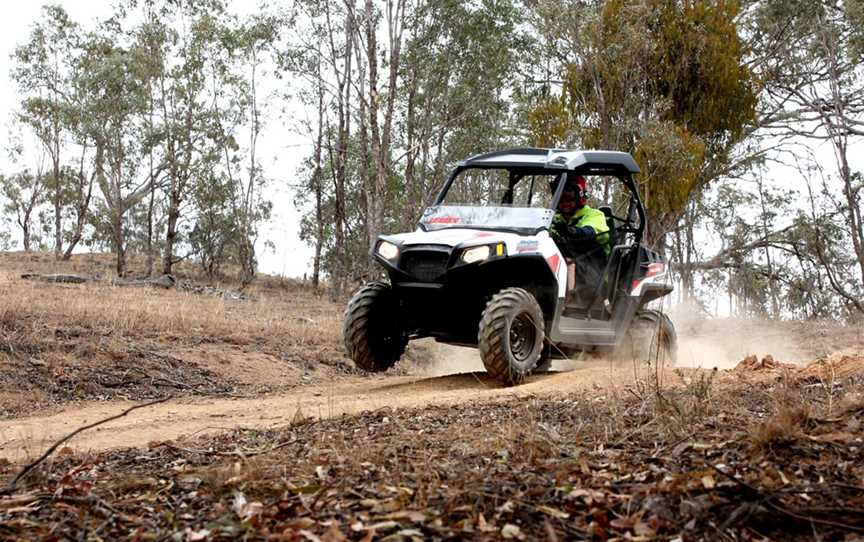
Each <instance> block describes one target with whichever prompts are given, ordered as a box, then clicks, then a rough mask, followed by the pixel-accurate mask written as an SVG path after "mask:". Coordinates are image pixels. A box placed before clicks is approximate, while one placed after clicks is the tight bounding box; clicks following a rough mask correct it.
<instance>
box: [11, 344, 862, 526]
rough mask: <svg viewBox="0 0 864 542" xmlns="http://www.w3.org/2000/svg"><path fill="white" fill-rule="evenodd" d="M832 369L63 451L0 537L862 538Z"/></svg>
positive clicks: (848, 440)
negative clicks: (139, 446) (118, 448)
mask: <svg viewBox="0 0 864 542" xmlns="http://www.w3.org/2000/svg"><path fill="white" fill-rule="evenodd" d="M835 361H836V362H837V364H838V366H842V367H844V368H845V369H844V371H841V372H840V374H839V376H838V371H833V370H832V371H830V372H826V370H822V371H819V370H818V368H814V367H815V366H811V368H808V369H806V370H792V369H789V368H786V367H783V366H782V365H781V364H773V363H771V361H770V360H769V361H765V362H763V363H758V364H755V365H754V364H753V363H750V364H742V365H741V367H739V369H738V370H736V371H729V372H724V373H720V374H719V376H718V374H717V373H715V372H710V371H698V370H690V371H679V372H678V373H677V374H678V378H679V382H678V383H677V385H674V386H668V387H664V388H657V387H656V386H652V385H651V384H650V383H647V382H637V383H636V384H634V385H632V386H629V387H626V388H623V389H620V390H608V389H601V388H597V389H595V390H592V391H590V392H582V393H579V394H570V395H560V396H554V397H534V398H529V399H518V400H514V399H505V400H499V401H492V402H482V403H480V402H477V403H467V404H463V405H459V406H448V407H427V408H423V409H414V410H409V409H405V410H391V409H383V410H378V411H372V412H365V413H363V414H360V415H356V416H343V417H340V418H332V419H325V420H312V419H305V418H303V416H302V413H298V415H297V416H295V420H294V422H293V423H292V424H291V425H289V426H286V427H284V428H281V429H278V430H272V431H252V430H238V431H234V432H231V433H225V434H222V435H220V436H217V437H212V436H208V437H206V438H203V437H202V438H199V439H185V440H182V441H169V442H153V443H151V444H150V446H149V447H147V448H144V449H128V450H121V451H110V452H104V453H100V454H97V455H85V456H82V455H76V454H74V453H72V452H71V451H70V450H65V451H64V450H61V453H60V454H59V455H58V456H57V457H55V458H54V460H53V462H52V463H50V464H47V465H45V466H43V467H42V468H40V469H37V471H36V473H35V474H34V475H32V476H31V477H29V478H28V479H27V480H26V481H25V482H24V483H22V484H20V485H19V487H18V488H16V489H15V491H14V492H11V494H10V495H8V496H6V497H5V498H2V499H0V538H2V539H37V538H41V539H52V538H53V539H67V538H71V539H90V540H99V539H101V540H110V539H130V540H205V539H206V540H228V539H236V538H244V539H250V540H325V541H334V540H346V539H348V540H373V539H374V540H383V539H390V540H403V539H409V540H410V539H415V540H423V539H445V538H449V539H452V538H469V539H502V538H503V539H517V540H523V539H538V538H542V539H551V540H563V539H600V540H607V539H631V540H655V539H681V540H698V539H717V540H765V539H791V538H796V539H818V540H854V539H860V537H862V536H864V452H862V450H864V431H862V423H864V378H862V376H861V375H862V373H864V370H862V367H864V359H862V358H860V357H856V358H850V357H848V356H847V357H846V358H842V359H840V358H838V360H835ZM822 363H823V364H826V365H825V367H829V366H830V367H834V365H832V361H831V360H825V361H823V362H822ZM850 366H852V367H853V368H857V369H856V370H849V367H850ZM831 373H833V374H834V377H830V376H829V375H830V374H831ZM64 452H65V453H64ZM3 469H4V473H3V474H4V476H5V477H7V478H11V477H12V476H13V475H14V473H15V472H16V471H17V467H13V466H12V465H7V466H5V467H3Z"/></svg>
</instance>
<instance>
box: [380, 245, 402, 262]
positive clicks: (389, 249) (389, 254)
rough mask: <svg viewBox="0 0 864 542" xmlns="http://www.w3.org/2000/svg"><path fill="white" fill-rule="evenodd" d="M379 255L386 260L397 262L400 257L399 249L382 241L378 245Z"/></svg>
mask: <svg viewBox="0 0 864 542" xmlns="http://www.w3.org/2000/svg"><path fill="white" fill-rule="evenodd" d="M377 252H378V255H379V256H381V257H382V258H384V259H385V260H391V261H392V260H395V259H396V257H397V256H399V247H397V246H396V245H394V244H393V243H388V242H387V241H381V242H380V243H378V251H377Z"/></svg>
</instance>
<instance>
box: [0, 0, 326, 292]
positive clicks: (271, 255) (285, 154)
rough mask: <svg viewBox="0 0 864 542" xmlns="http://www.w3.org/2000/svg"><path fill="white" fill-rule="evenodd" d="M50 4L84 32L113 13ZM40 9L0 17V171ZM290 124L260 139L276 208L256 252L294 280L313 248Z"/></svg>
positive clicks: (24, 6)
mask: <svg viewBox="0 0 864 542" xmlns="http://www.w3.org/2000/svg"><path fill="white" fill-rule="evenodd" d="M52 3H55V4H59V5H61V6H63V8H64V9H65V10H66V12H67V13H68V14H69V16H70V17H71V18H72V20H74V21H75V22H77V23H79V24H81V25H82V26H84V27H85V28H88V27H92V26H93V22H94V21H95V20H97V19H101V18H105V17H108V16H110V14H111V11H112V9H111V4H112V3H111V2H110V1H109V0H55V1H54V2H52ZM229 3H230V4H232V7H233V8H234V9H235V10H236V11H239V12H244V11H248V10H251V9H254V3H253V2H245V1H236V0H235V1H233V2H229ZM43 5H44V3H43V2H38V1H37V2H34V1H26V0H25V1H21V2H14V3H13V2H8V3H6V4H5V6H6V7H5V10H4V13H3V15H2V18H0V119H2V123H3V127H2V128H0V170H3V169H5V168H6V166H8V164H9V162H8V159H7V157H6V152H5V147H6V143H7V141H6V140H7V138H8V131H7V129H6V124H7V123H8V120H9V118H10V115H11V113H12V111H13V110H14V108H15V106H16V102H17V99H18V98H17V96H16V89H15V85H14V84H13V83H12V81H11V80H10V78H9V71H10V69H11V68H12V62H11V59H10V55H11V54H12V52H13V51H14V49H15V46H16V45H17V44H20V43H23V42H25V41H26V40H27V38H28V36H29V34H30V27H31V25H32V24H33V22H35V21H36V20H37V19H38V18H39V16H40V13H41V10H42V6H43ZM274 83H275V81H274ZM271 90H275V89H271ZM281 109H282V107H281V104H274V107H273V108H271V110H272V111H274V112H276V111H279V110H281ZM293 114H294V115H298V114H300V112H297V111H295V112H294V113H293ZM291 122H292V121H291V119H290V118H277V117H276V116H275V115H274V117H273V118H270V119H268V120H267V126H266V130H265V133H264V134H263V135H262V141H261V143H260V151H259V152H260V153H261V160H262V163H263V164H265V173H266V175H267V176H268V177H269V178H271V179H273V182H272V183H271V187H270V199H271V200H272V201H273V203H274V206H273V218H272V220H271V221H270V222H269V223H268V224H265V225H264V227H263V228H262V235H261V239H260V242H259V247H258V254H259V264H260V270H261V271H263V272H265V273H276V274H282V275H286V276H294V277H297V276H302V275H303V274H304V273H307V272H308V271H309V269H310V267H311V265H310V264H311V258H312V250H311V249H310V248H309V247H307V246H306V245H305V244H304V243H302V242H301V241H300V240H299V239H298V237H297V235H298V228H299V222H300V213H299V212H298V210H297V209H296V208H295V207H294V204H293V194H292V192H291V190H290V188H289V183H290V182H291V181H292V179H293V177H294V175H295V173H296V171H297V168H298V166H299V164H300V162H301V160H302V157H303V155H304V154H306V153H307V151H308V150H309V149H308V148H307V146H306V143H307V142H306V141H305V140H304V139H303V138H301V137H299V136H297V135H296V134H295V133H294V132H293V130H291V129H289V128H288V126H289V125H290V123H291ZM265 241H270V242H271V243H273V244H274V245H275V247H276V248H275V250H272V249H265V247H264V242H265Z"/></svg>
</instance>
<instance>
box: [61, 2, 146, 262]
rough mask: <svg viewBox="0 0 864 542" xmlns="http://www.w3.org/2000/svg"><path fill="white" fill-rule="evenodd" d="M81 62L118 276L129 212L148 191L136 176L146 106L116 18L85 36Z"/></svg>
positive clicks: (123, 259)
mask: <svg viewBox="0 0 864 542" xmlns="http://www.w3.org/2000/svg"><path fill="white" fill-rule="evenodd" d="M83 49H84V53H83V56H82V59H81V61H80V69H81V72H80V74H79V81H78V84H79V85H80V88H81V92H82V100H83V102H82V103H83V109H84V114H85V115H86V117H87V119H89V120H88V122H89V126H90V134H91V135H92V138H93V141H94V146H95V154H94V169H95V177H96V183H97V185H98V186H99V188H100V191H101V193H102V197H103V199H104V202H105V207H106V212H107V214H108V217H107V218H108V220H107V222H108V223H109V224H110V231H111V240H112V244H113V249H114V252H115V256H116V271H117V274H118V275H120V276H123V275H124V274H125V272H126V236H127V231H126V223H125V218H126V214H127V212H128V211H129V210H130V209H131V208H132V207H133V206H135V205H137V204H138V203H139V202H140V201H141V199H142V198H144V197H145V196H146V195H147V194H148V193H149V191H150V187H151V183H152V182H153V179H152V178H150V177H149V176H148V177H145V178H144V179H143V180H142V179H141V177H140V171H139V168H140V162H141V156H142V145H141V137H140V135H141V130H140V119H141V118H142V116H143V115H144V113H145V112H146V110H147V95H146V90H145V89H146V83H145V81H144V74H143V72H142V68H141V65H140V64H139V63H138V62H137V59H138V58H140V55H138V54H136V52H135V50H134V47H133V46H131V45H128V44H124V39H123V32H122V28H121V26H120V21H119V20H117V19H110V20H108V21H106V22H104V23H102V24H101V25H100V27H99V29H98V30H97V31H95V32H92V33H90V34H88V35H87V37H86V39H85V41H84V43H83Z"/></svg>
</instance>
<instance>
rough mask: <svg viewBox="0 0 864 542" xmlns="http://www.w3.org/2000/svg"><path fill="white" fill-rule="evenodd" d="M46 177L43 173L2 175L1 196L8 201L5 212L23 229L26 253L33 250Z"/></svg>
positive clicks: (0, 179)
mask: <svg viewBox="0 0 864 542" xmlns="http://www.w3.org/2000/svg"><path fill="white" fill-rule="evenodd" d="M44 189H45V175H44V174H43V173H42V172H37V173H35V174H34V173H32V172H30V171H28V170H24V171H20V172H18V173H15V174H13V175H10V176H8V177H7V176H5V175H0V196H2V197H3V198H4V199H5V200H6V201H5V203H4V204H3V207H2V209H3V211H4V212H5V213H6V214H8V215H12V219H13V221H14V222H15V224H16V225H17V226H18V227H19V228H20V229H21V239H22V243H23V245H24V251H25V252H30V251H31V250H32V249H33V244H32V241H33V233H34V232H33V219H34V218H35V212H36V211H37V209H38V207H39V205H41V204H42V202H43V201H44V197H45V194H44Z"/></svg>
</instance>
